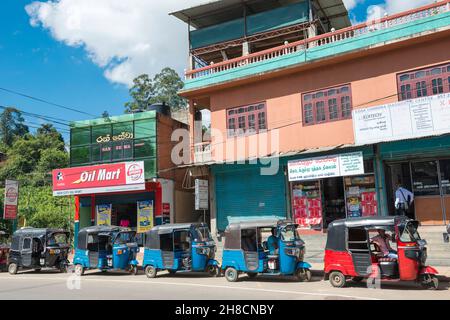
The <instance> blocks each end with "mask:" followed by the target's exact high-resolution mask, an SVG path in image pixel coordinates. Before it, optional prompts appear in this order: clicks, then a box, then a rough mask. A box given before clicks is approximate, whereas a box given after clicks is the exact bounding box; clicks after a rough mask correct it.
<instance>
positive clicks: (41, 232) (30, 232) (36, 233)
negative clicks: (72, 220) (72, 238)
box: [14, 228, 69, 237]
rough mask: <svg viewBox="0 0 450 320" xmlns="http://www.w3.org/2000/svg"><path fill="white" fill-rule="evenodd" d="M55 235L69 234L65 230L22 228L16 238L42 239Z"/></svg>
mask: <svg viewBox="0 0 450 320" xmlns="http://www.w3.org/2000/svg"><path fill="white" fill-rule="evenodd" d="M53 233H69V232H68V231H66V230H64V229H51V228H22V229H19V230H17V231H16V232H14V236H21V237H25V236H30V237H41V236H46V235H49V234H53Z"/></svg>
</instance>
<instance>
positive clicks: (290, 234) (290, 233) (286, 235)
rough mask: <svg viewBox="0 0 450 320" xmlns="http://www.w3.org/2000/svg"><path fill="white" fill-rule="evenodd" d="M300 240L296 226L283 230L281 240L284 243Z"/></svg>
mask: <svg viewBox="0 0 450 320" xmlns="http://www.w3.org/2000/svg"><path fill="white" fill-rule="evenodd" d="M298 239H300V236H299V234H298V232H297V227H296V226H295V225H290V226H286V227H285V228H282V229H281V240H283V241H295V240H298Z"/></svg>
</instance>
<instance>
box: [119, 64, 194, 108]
mask: <svg viewBox="0 0 450 320" xmlns="http://www.w3.org/2000/svg"><path fill="white" fill-rule="evenodd" d="M183 85H184V84H183V81H182V80H181V78H180V76H179V75H178V74H177V72H176V71H175V70H173V69H171V68H164V69H162V70H161V72H160V73H158V74H156V75H155V77H154V78H153V79H151V78H150V77H149V75H147V74H142V75H140V76H138V77H137V78H135V79H134V80H133V86H132V87H131V88H130V96H131V98H132V101H130V102H127V103H126V104H125V112H126V113H130V112H134V111H137V110H146V109H147V107H148V106H150V105H152V104H155V103H165V104H167V105H169V106H170V107H171V109H172V111H176V110H180V109H185V108H186V106H187V104H186V100H185V99H183V98H182V97H180V96H179V95H178V91H180V90H181V89H182V88H183Z"/></svg>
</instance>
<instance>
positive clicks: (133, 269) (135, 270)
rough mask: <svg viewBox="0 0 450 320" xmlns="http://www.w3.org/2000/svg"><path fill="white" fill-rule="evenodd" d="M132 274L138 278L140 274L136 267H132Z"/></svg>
mask: <svg viewBox="0 0 450 320" xmlns="http://www.w3.org/2000/svg"><path fill="white" fill-rule="evenodd" d="M130 273H131V274H132V275H133V276H136V275H137V274H138V267H137V266H135V265H131V266H130Z"/></svg>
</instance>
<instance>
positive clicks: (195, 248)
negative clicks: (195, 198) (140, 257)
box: [143, 223, 220, 278]
mask: <svg viewBox="0 0 450 320" xmlns="http://www.w3.org/2000/svg"><path fill="white" fill-rule="evenodd" d="M145 239H146V244H145V251H144V262H143V267H144V269H145V274H146V275H147V277H148V278H155V277H156V274H157V272H158V271H160V270H167V271H169V273H170V274H175V273H176V272H207V273H208V274H209V275H211V276H217V275H219V271H220V269H219V264H218V262H217V261H216V260H214V256H215V252H216V244H215V242H214V240H213V239H212V237H211V233H210V232H209V228H208V225H206V224H204V223H183V224H165V225H160V226H156V227H153V228H152V229H151V230H150V231H148V232H147V233H146V234H145Z"/></svg>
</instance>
